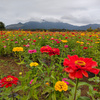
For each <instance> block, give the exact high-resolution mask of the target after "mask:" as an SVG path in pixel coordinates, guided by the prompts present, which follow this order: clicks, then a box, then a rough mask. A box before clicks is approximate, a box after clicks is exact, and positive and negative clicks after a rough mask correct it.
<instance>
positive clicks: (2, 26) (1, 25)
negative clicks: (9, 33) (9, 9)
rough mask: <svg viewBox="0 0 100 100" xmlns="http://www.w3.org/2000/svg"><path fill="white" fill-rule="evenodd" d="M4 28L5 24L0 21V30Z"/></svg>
mask: <svg viewBox="0 0 100 100" xmlns="http://www.w3.org/2000/svg"><path fill="white" fill-rule="evenodd" d="M4 29H5V25H4V23H3V22H0V30H4Z"/></svg>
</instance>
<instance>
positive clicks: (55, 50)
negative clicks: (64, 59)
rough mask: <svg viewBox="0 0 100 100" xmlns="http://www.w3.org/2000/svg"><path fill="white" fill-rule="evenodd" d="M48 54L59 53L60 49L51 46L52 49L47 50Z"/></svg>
mask: <svg viewBox="0 0 100 100" xmlns="http://www.w3.org/2000/svg"><path fill="white" fill-rule="evenodd" d="M48 54H49V56H52V55H59V54H60V50H59V49H58V48H53V49H52V50H50V51H49V53H48Z"/></svg>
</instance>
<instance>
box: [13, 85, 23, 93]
mask: <svg viewBox="0 0 100 100" xmlns="http://www.w3.org/2000/svg"><path fill="white" fill-rule="evenodd" d="M19 90H22V86H17V87H16V88H15V89H14V91H15V92H17V91H19Z"/></svg>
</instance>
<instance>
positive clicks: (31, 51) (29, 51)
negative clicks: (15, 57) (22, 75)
mask: <svg viewBox="0 0 100 100" xmlns="http://www.w3.org/2000/svg"><path fill="white" fill-rule="evenodd" d="M36 52H37V51H36V50H35V49H33V50H28V53H30V54H32V53H36Z"/></svg>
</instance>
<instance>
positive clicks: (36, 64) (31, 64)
mask: <svg viewBox="0 0 100 100" xmlns="http://www.w3.org/2000/svg"><path fill="white" fill-rule="evenodd" d="M38 65H39V64H38V63H37V62H31V63H30V67H32V66H38Z"/></svg>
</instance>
